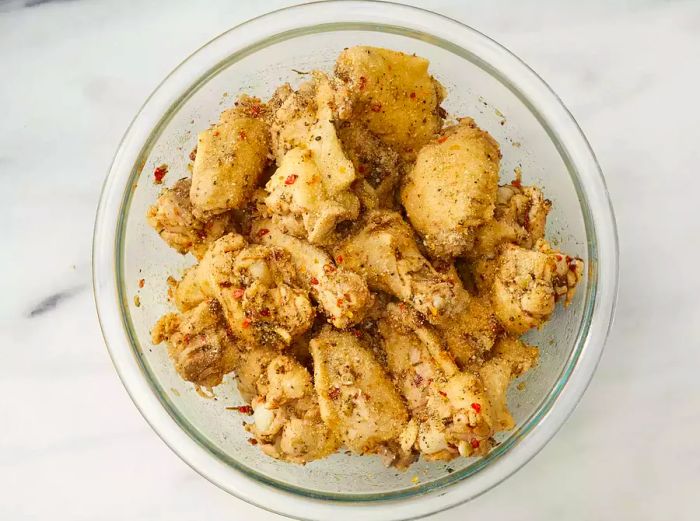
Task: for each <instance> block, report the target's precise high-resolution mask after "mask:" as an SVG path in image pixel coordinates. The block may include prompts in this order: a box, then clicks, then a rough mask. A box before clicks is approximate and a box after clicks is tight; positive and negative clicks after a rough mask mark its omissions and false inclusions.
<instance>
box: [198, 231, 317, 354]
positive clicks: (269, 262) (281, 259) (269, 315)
mask: <svg viewBox="0 0 700 521" xmlns="http://www.w3.org/2000/svg"><path fill="white" fill-rule="evenodd" d="M196 278H197V281H198V284H199V286H200V288H201V291H202V292H203V293H204V294H206V295H208V296H212V297H215V298H216V299H217V300H218V301H219V302H220V303H221V306H222V308H223V311H224V316H225V317H226V320H227V321H228V324H229V327H230V328H231V331H232V332H233V333H234V334H235V335H236V336H237V337H238V338H240V339H242V340H244V341H246V342H247V343H252V344H261V345H270V346H277V347H283V346H285V345H289V343H290V342H291V340H292V338H293V337H295V336H298V335H301V334H302V333H304V332H305V331H307V330H308V329H309V328H310V327H311V325H312V323H313V319H314V314H315V313H314V308H313V306H312V305H311V302H310V301H309V297H308V293H307V292H306V291H304V290H301V289H298V288H299V283H298V281H297V276H296V270H295V268H294V266H293V264H292V261H291V259H290V256H289V253H287V252H286V251H285V250H281V249H279V248H270V247H267V246H262V245H257V244H255V245H248V244H247V242H246V240H245V239H244V238H243V237H241V236H240V235H235V234H229V235H225V236H224V237H222V238H221V239H219V240H218V241H216V242H215V243H214V244H212V246H211V247H210V248H209V250H207V253H206V255H205V256H204V258H203V259H202V261H201V262H200V263H199V265H198V267H197V274H196Z"/></svg>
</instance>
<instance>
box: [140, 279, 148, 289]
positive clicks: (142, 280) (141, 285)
mask: <svg viewBox="0 0 700 521" xmlns="http://www.w3.org/2000/svg"><path fill="white" fill-rule="evenodd" d="M144 284H146V281H145V280H144V279H141V280H140V281H139V288H143V285H144Z"/></svg>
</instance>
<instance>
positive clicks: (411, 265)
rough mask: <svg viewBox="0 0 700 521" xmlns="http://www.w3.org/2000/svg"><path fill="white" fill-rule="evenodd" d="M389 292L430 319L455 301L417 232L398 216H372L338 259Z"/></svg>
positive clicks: (379, 213)
mask: <svg viewBox="0 0 700 521" xmlns="http://www.w3.org/2000/svg"><path fill="white" fill-rule="evenodd" d="M338 256H340V257H342V258H343V263H344V266H345V267H347V268H348V269H350V270H352V271H354V272H356V273H359V274H361V275H362V276H363V277H365V278H366V279H367V283H368V284H369V286H370V288H372V289H375V290H380V291H385V292H387V293H389V294H391V295H394V296H396V297H397V298H399V299H401V300H403V301H404V302H407V303H409V304H411V305H412V306H414V307H415V308H416V309H417V310H418V311H420V312H421V313H424V314H426V315H428V316H429V317H437V316H438V315H440V314H441V313H445V312H446V309H447V307H448V306H449V304H450V302H451V300H452V299H453V298H454V289H453V284H452V283H451V282H450V281H449V280H448V279H447V278H446V277H444V276H443V275H442V274H440V273H439V272H437V271H436V270H435V268H433V266H432V265H431V264H430V262H428V260H427V259H426V258H425V257H424V256H423V255H422V254H421V252H420V250H419V249H418V245H417V244H416V241H415V238H414V236H413V232H412V230H411V228H410V226H408V225H407V224H406V223H405V222H404V220H403V219H402V218H401V215H400V214H398V213H397V212H390V211H385V210H378V211H374V212H370V213H369V215H368V216H367V218H366V220H365V221H364V226H362V228H361V229H360V230H359V231H358V232H357V233H355V234H354V235H352V236H351V237H349V238H348V239H347V240H346V241H345V242H343V243H342V244H341V245H340V247H339V248H338V249H337V251H336V258H337V257H338Z"/></svg>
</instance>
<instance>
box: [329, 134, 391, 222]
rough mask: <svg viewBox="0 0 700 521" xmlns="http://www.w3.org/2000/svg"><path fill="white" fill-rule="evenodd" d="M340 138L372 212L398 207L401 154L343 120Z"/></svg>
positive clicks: (358, 188)
mask: <svg viewBox="0 0 700 521" xmlns="http://www.w3.org/2000/svg"><path fill="white" fill-rule="evenodd" d="M337 129H338V138H340V142H341V143H342V146H343V150H344V151H345V154H346V155H347V157H348V159H350V160H351V161H352V164H353V166H354V167H355V172H356V173H357V177H358V178H361V180H362V181H360V180H358V181H356V182H355V193H356V194H357V195H358V197H359V198H360V201H361V202H362V203H363V207H364V208H366V209H369V210H373V209H375V208H388V209H395V208H396V198H395V196H394V190H395V188H396V185H397V184H398V182H399V178H400V176H401V173H402V172H403V168H404V167H403V162H402V161H401V158H400V156H399V154H397V153H396V151H395V150H394V149H393V148H391V147H390V146H389V145H387V144H386V143H384V142H383V141H382V140H381V139H379V138H378V137H377V136H375V135H374V134H372V132H370V131H369V129H367V128H366V127H364V126H362V125H360V124H356V123H352V122H350V121H343V122H342V123H340V124H338V125H337Z"/></svg>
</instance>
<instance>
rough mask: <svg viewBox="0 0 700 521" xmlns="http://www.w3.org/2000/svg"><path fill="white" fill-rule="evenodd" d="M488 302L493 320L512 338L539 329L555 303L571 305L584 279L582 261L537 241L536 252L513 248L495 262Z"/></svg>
mask: <svg viewBox="0 0 700 521" xmlns="http://www.w3.org/2000/svg"><path fill="white" fill-rule="evenodd" d="M494 262H495V272H494V279H493V286H492V288H491V301H492V302H493V308H494V311H495V313H496V316H497V317H498V319H499V320H500V321H501V324H502V325H503V327H504V328H505V329H506V331H508V333H510V334H512V335H522V334H523V333H525V332H526V331H528V330H529V329H532V328H535V327H541V326H542V324H544V322H545V321H546V320H548V319H549V317H550V315H551V314H552V312H554V306H555V304H556V301H557V300H559V299H561V298H564V304H565V305H568V304H569V303H570V302H571V299H572V298H573V296H574V294H575V292H576V285H577V284H578V281H579V280H580V279H581V277H582V276H583V261H582V260H581V259H577V258H572V257H569V256H566V255H563V254H561V253H560V252H558V251H556V250H553V249H551V247H550V246H549V244H548V243H547V242H546V241H544V240H540V241H538V243H537V244H536V245H535V250H527V249H525V248H521V247H519V246H515V245H513V244H507V245H505V246H504V247H503V249H502V251H501V254H500V255H499V256H498V257H497V258H496V260H495V261H494Z"/></svg>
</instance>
